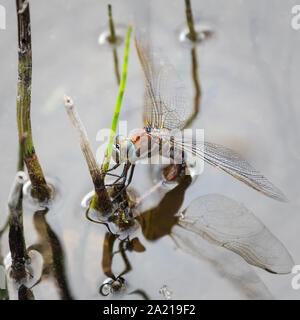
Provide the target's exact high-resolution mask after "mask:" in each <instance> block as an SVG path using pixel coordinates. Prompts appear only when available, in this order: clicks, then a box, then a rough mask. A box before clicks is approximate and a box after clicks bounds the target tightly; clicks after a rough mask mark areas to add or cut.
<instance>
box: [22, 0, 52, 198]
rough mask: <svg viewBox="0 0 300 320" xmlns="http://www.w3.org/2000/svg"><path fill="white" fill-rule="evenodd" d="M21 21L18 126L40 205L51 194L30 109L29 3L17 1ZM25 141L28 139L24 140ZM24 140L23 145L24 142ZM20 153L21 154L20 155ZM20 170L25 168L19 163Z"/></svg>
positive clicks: (34, 194) (25, 158) (34, 192)
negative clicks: (34, 137)
mask: <svg viewBox="0 0 300 320" xmlns="http://www.w3.org/2000/svg"><path fill="white" fill-rule="evenodd" d="M16 6H17V18H18V63H19V64H18V92H17V122H18V131H19V145H20V146H21V144H22V143H23V147H22V148H23V150H22V153H23V155H24V161H25V163H26V167H27V170H28V174H29V178H30V180H31V183H32V196H33V197H35V198H37V199H38V200H40V201H45V200H47V199H50V197H51V193H52V190H51V188H50V187H49V186H48V185H47V183H46V180H45V177H44V173H43V170H42V168H41V165H40V163H39V161H38V158H37V155H36V152H35V149H34V144H33V139H32V131H31V119H30V105H31V81H32V50H31V27H30V11H29V2H28V1H27V0H16ZM24 137H25V139H24ZM22 139H24V142H22ZM20 152H21V151H20ZM18 166H19V167H20V168H21V167H22V164H21V162H20V161H19V165H18Z"/></svg>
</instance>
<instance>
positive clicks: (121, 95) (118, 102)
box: [102, 25, 132, 172]
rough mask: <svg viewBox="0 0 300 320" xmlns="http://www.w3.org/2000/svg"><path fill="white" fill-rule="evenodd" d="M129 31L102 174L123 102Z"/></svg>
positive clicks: (129, 32) (108, 158) (106, 163)
mask: <svg viewBox="0 0 300 320" xmlns="http://www.w3.org/2000/svg"><path fill="white" fill-rule="evenodd" d="M131 31H132V26H131V25H129V26H128V28H127V36H126V44H125V56H124V63H123V72H122V78H121V83H120V89H119V95H118V100H117V104H116V107H115V112H114V116H113V121H112V125H111V129H110V134H109V140H108V146H107V150H106V155H105V159H104V163H103V166H102V170H103V171H104V172H106V171H107V170H108V168H109V163H110V159H111V154H112V147H113V143H114V138H115V134H116V131H117V126H118V120H119V114H120V109H121V106H122V101H123V96H124V91H125V85H126V78H127V67H128V57H129V45H130V36H131Z"/></svg>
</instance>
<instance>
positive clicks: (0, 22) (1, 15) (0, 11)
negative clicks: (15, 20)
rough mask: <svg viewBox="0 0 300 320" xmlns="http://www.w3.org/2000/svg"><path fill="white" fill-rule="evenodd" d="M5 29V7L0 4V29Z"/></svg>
mask: <svg viewBox="0 0 300 320" xmlns="http://www.w3.org/2000/svg"><path fill="white" fill-rule="evenodd" d="M5 29H6V9H5V7H4V6H2V5H1V4H0V30H5Z"/></svg>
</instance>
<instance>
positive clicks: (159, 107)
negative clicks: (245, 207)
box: [112, 37, 287, 201]
mask: <svg viewBox="0 0 300 320" xmlns="http://www.w3.org/2000/svg"><path fill="white" fill-rule="evenodd" d="M135 47H136V51H137V56H138V59H139V62H140V65H141V69H142V73H143V78H144V82H145V98H144V109H143V120H144V127H143V128H141V129H137V130H134V131H132V132H131V133H130V135H129V136H128V137H125V136H123V135H118V136H116V137H115V141H114V145H113V152H112V156H113V159H114V161H115V162H116V164H117V165H119V164H121V163H125V167H124V171H123V173H124V175H125V176H127V171H128V170H129V168H130V167H131V171H130V175H129V179H128V182H127V186H128V185H129V183H130V182H131V180H132V176H133V171H134V167H135V165H136V163H137V162H138V161H140V160H141V159H145V158H150V157H152V156H154V155H157V154H159V153H161V154H162V155H163V156H164V155H165V153H167V154H166V156H169V157H171V159H172V161H173V163H174V166H173V169H172V170H170V173H169V174H168V175H167V176H166V180H167V181H172V180H173V179H174V177H176V175H178V174H179V172H180V169H181V168H182V166H184V165H185V158H186V157H185V156H186V155H192V156H193V157H196V158H199V159H201V160H203V161H204V162H205V163H208V164H209V165H211V166H213V167H216V168H218V169H221V170H223V171H224V172H226V173H227V174H229V175H231V176H232V177H233V178H235V179H237V180H240V181H241V182H243V183H245V184H246V185H248V186H249V187H251V188H253V189H255V190H257V191H259V192H261V193H262V194H264V195H266V196H268V197H270V198H273V199H276V200H278V201H287V199H286V197H285V195H284V194H283V193H282V192H281V191H280V190H279V189H278V188H277V187H276V186H274V185H273V184H272V183H271V182H270V181H269V180H268V179H267V178H266V177H265V176H264V175H262V174H261V173H260V172H259V171H257V170H256V169H255V168H253V167H252V166H251V165H250V164H249V163H248V162H247V161H246V160H245V159H243V158H242V156H240V155H239V154H238V153H237V152H235V151H233V150H231V149H229V148H227V147H224V146H222V145H219V144H215V143H212V142H209V141H206V140H205V141H203V142H202V143H200V144H197V142H196V143H195V141H193V140H192V139H187V140H183V139H182V136H180V133H181V132H182V131H183V129H184V128H185V124H186V122H187V120H188V118H189V112H188V110H189V109H188V104H187V101H188V99H187V95H186V93H185V87H184V86H183V84H182V82H181V81H180V79H179V77H178V75H177V73H176V71H175V69H174V67H173V66H172V65H171V64H170V63H168V62H166V61H161V58H158V57H157V56H155V54H154V52H153V51H152V50H151V48H150V46H149V43H147V42H145V40H140V39H137V37H136V38H135ZM176 133H179V134H176ZM179 158H181V159H182V162H181V164H180V163H179V161H178V159H179ZM124 175H122V176H124ZM125 181H126V178H125Z"/></svg>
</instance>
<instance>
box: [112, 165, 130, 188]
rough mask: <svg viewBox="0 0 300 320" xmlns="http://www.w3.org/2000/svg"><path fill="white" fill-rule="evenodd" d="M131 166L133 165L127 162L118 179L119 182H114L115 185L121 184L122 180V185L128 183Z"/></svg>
mask: <svg viewBox="0 0 300 320" xmlns="http://www.w3.org/2000/svg"><path fill="white" fill-rule="evenodd" d="M130 165H131V164H130V162H129V161H128V162H126V164H125V166H124V169H123V172H122V174H121V175H120V176H119V177H118V179H117V180H115V181H114V183H117V182H119V181H120V180H121V179H122V180H123V181H122V183H123V184H125V181H126V179H127V173H128V170H129V168H130Z"/></svg>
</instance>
